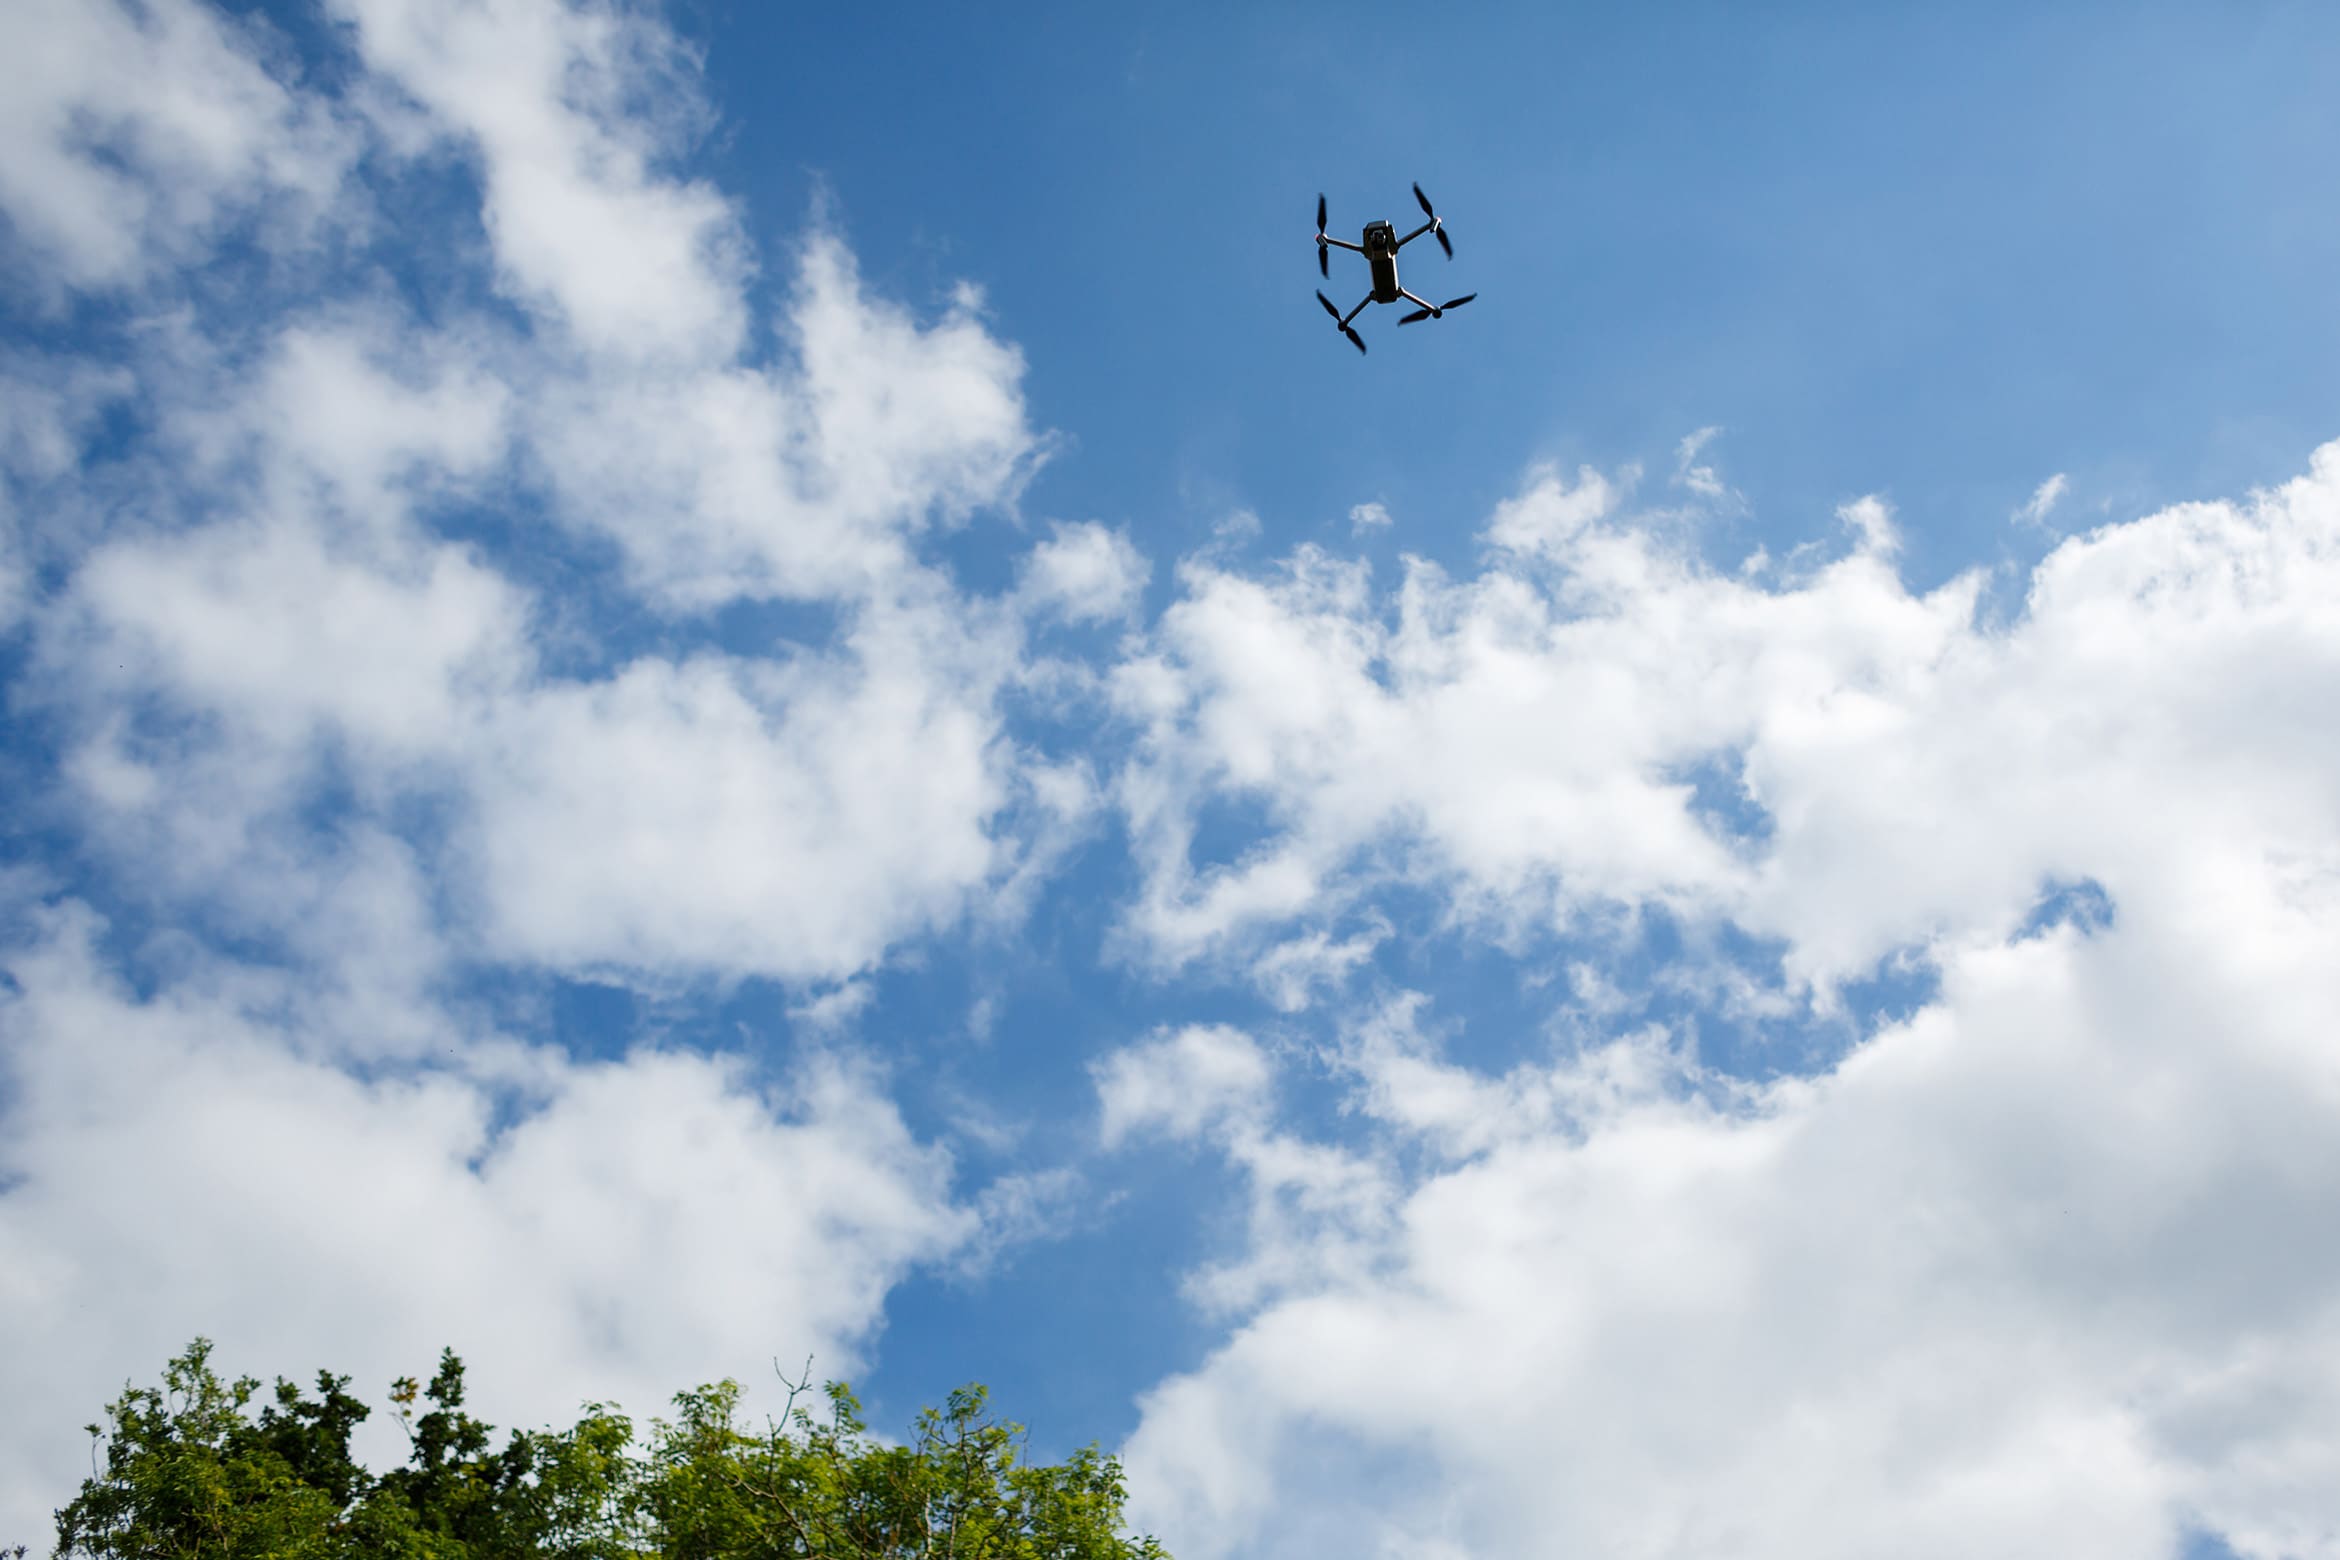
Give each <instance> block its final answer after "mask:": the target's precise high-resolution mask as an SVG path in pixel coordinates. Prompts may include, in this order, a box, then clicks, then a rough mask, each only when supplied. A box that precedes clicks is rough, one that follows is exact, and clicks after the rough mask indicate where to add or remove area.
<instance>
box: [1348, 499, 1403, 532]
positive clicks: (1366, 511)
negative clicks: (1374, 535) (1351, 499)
mask: <svg viewBox="0 0 2340 1560" xmlns="http://www.w3.org/2000/svg"><path fill="white" fill-rule="evenodd" d="M1392 523H1393V522H1392V520H1391V518H1390V513H1389V508H1388V506H1387V505H1385V504H1382V503H1380V502H1379V501H1377V500H1376V501H1368V502H1366V503H1362V504H1357V505H1354V506H1352V507H1351V508H1350V510H1349V530H1350V531H1351V532H1352V533H1354V534H1355V535H1358V536H1363V535H1364V534H1365V533H1366V532H1368V531H1386V530H1388V529H1389V528H1390V526H1391V524H1392Z"/></svg>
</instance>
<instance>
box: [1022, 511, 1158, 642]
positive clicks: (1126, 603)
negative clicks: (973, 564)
mask: <svg viewBox="0 0 2340 1560" xmlns="http://www.w3.org/2000/svg"><path fill="white" fill-rule="evenodd" d="M1152 573H1153V567H1152V565H1150V564H1148V563H1147V562H1146V558H1145V555H1144V554H1143V553H1141V552H1139V551H1138V550H1137V547H1136V545H1135V544H1134V543H1132V542H1131V541H1130V539H1129V537H1128V536H1127V535H1125V534H1123V533H1122V532H1120V531H1114V530H1108V529H1107V528H1106V527H1104V526H1102V525H1099V524H1097V523H1096V522H1095V521H1093V520H1091V521H1084V522H1082V523H1081V524H1078V525H1061V524H1060V525H1056V526H1053V527H1051V528H1050V535H1049V538H1048V540H1047V541H1045V542H1042V543H1041V544H1040V545H1039V546H1037V547H1035V548H1033V549H1032V550H1031V552H1029V553H1028V554H1026V555H1025V558H1024V563H1023V581H1022V584H1021V586H1020V587H1019V589H1020V591H1021V594H1022V596H1023V598H1024V599H1025V601H1026V602H1028V603H1029V604H1030V606H1031V607H1032V608H1033V609H1035V610H1040V611H1053V612H1056V613H1059V614H1061V615H1062V616H1064V617H1066V618H1069V619H1071V620H1072V621H1074V622H1076V623H1094V622H1099V621H1103V620H1107V619H1112V618H1122V617H1127V616H1129V614H1130V613H1131V612H1132V611H1134V610H1135V609H1136V607H1137V604H1138V595H1139V593H1140V592H1141V591H1143V590H1144V589H1145V585H1146V580H1147V578H1148V577H1149V576H1150V575H1151V574H1152Z"/></svg>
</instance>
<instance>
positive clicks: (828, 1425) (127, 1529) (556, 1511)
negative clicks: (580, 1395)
mask: <svg viewBox="0 0 2340 1560" xmlns="http://www.w3.org/2000/svg"><path fill="white" fill-rule="evenodd" d="M210 1357H211V1345H210V1343H209V1342H208V1341H207V1340H205V1339H201V1338H198V1339H196V1340H195V1342H194V1343H193V1344H191V1345H189V1347H188V1349H187V1351H186V1353H184V1354H182V1355H181V1356H179V1357H178V1358H177V1359H174V1360H172V1361H171V1362H170V1363H169V1364H168V1365H167V1366H166V1367H165V1369H164V1385H163V1387H162V1389H161V1390H156V1389H153V1388H135V1387H130V1388H125V1389H124V1391H123V1394H122V1396H121V1397H120V1398H119V1399H117V1400H116V1401H115V1402H114V1403H113V1405H112V1406H111V1407H110V1408H109V1409H108V1415H109V1421H110V1429H101V1428H100V1427H99V1426H96V1425H91V1426H90V1427H89V1430H90V1433H91V1434H92V1435H93V1436H97V1437H100V1438H101V1439H103V1440H104V1442H105V1468H104V1471H103V1472H102V1473H98V1474H93V1475H92V1476H91V1477H90V1478H89V1479H88V1480H86V1481H85V1482H84V1483H83V1485H82V1488H81V1493H80V1494H79V1495H78V1496H76V1497H75V1498H74V1500H73V1501H72V1502H71V1503H70V1504H68V1505H67V1506H65V1507H64V1508H63V1509H62V1510H60V1511H59V1512H58V1513H57V1538H58V1553H59V1554H60V1555H62V1556H75V1557H84V1556H85V1557H88V1560H131V1557H136V1560H177V1557H182V1556H184V1557H189V1560H193V1557H198V1556H200V1557H203V1560H214V1557H216V1560H242V1557H246V1556H251V1557H259V1556H270V1557H278V1556H281V1557H286V1560H312V1557H314V1560H359V1557H366V1560H374V1557H389V1560H642V1557H647V1556H652V1555H657V1556H671V1557H675V1560H911V1557H917V1560H1168V1556H1167V1555H1166V1554H1165V1553H1164V1551H1163V1550H1162V1548H1161V1546H1160V1545H1159V1544H1157V1543H1156V1542H1155V1541H1154V1540H1153V1539H1151V1538H1140V1539H1130V1538H1125V1537H1123V1536H1121V1533H1120V1525H1121V1512H1122V1505H1123V1500H1124V1490H1123V1485H1122V1478H1121V1467H1120V1464H1119V1463H1118V1462H1116V1461H1115V1460H1114V1459H1112V1458H1109V1457H1104V1456H1102V1455H1101V1454H1100V1453H1099V1452H1098V1450H1097V1448H1096V1447H1095V1446H1094V1445H1091V1446H1088V1447H1086V1448H1083V1449H1082V1450H1081V1451H1079V1452H1076V1453H1075V1454H1073V1456H1072V1457H1071V1458H1069V1459H1068V1460H1067V1461H1065V1462H1063V1463H1061V1464H1056V1465H1043V1464H1034V1463H1030V1462H1028V1461H1026V1460H1025V1455H1024V1451H1025V1435H1024V1431H1023V1429H1022V1427H1021V1426H1018V1425H1013V1424H1005V1423H1000V1422H996V1421H994V1420H992V1419H991V1418H990V1417H989V1416H988V1414H987V1404H988V1396H987V1394H986V1393H985V1391H984V1389H983V1388H982V1387H979V1386H970V1387H964V1388H961V1389H960V1390H958V1391H956V1392H953V1393H952V1394H951V1395H950V1397H949V1399H948V1401H947V1403H946V1405H945V1407H943V1408H942V1409H939V1410H937V1409H933V1408H929V1409H926V1410H924V1411H923V1412H922V1413H921V1414H920V1415H919V1419H918V1423H917V1426H916V1429H915V1432H914V1434H913V1436H912V1439H911V1440H910V1442H909V1443H908V1444H906V1445H901V1446H889V1445H885V1444H882V1443H881V1442H879V1441H877V1440H876V1439H874V1438H873V1437H871V1435H870V1434H869V1431H868V1427H867V1425H866V1424H865V1423H864V1422H863V1419H862V1417H861V1405H860V1403H859V1401H858V1400H857V1399H856V1398H855V1397H854V1395H853V1392H852V1390H851V1389H850V1388H849V1387H847V1386H845V1385H844V1384H843V1383H841V1382H831V1383H829V1384H828V1385H827V1387H826V1388H825V1393H826V1396H827V1399H828V1406H829V1411H828V1414H827V1415H826V1417H825V1418H816V1417H815V1416H814V1414H813V1413H812V1412H811V1410H810V1409H809V1408H808V1407H800V1406H798V1402H797V1400H798V1398H799V1397H800V1396H801V1395H802V1394H803V1393H804V1391H805V1388H806V1385H807V1383H809V1381H810V1373H809V1371H808V1373H807V1376H806V1380H805V1381H804V1382H791V1383H788V1388H789V1392H788V1400H787V1403H786V1405H785V1406H784V1407H783V1409H782V1411H781V1414H780V1416H779V1418H778V1420H777V1421H767V1422H766V1423H765V1425H764V1426H763V1427H762V1429H761V1430H756V1429H751V1428H748V1427H747V1426H745V1425H743V1424H742V1423H741V1422H740V1418H739V1403H740V1398H741V1391H740V1387H739V1384H738V1383H737V1382H736V1381H729V1380H726V1381H722V1382H718V1383H715V1384H714V1385H711V1386H703V1387H697V1388H694V1389H692V1390H690V1391H686V1392H683V1393H680V1394H678V1395H677V1396H676V1398H675V1400H674V1402H675V1408H676V1414H675V1417H674V1418H673V1419H672V1420H671V1421H669V1420H663V1419H661V1420H655V1421H653V1422H652V1427H651V1434H650V1436H649V1440H648V1444H647V1446H646V1447H642V1448H639V1449H637V1446H636V1437H635V1432H634V1426H633V1423H632V1421H631V1420H629V1419H627V1418H626V1417H625V1416H624V1415H623V1414H621V1413H619V1412H617V1410H616V1409H614V1408H612V1407H610V1406H609V1405H606V1404H599V1403H594V1404H587V1405H586V1407H585V1409H584V1412H583V1414H582V1416H581V1417H580V1418H579V1419H578V1421H577V1422H576V1423H575V1424H574V1425H573V1426H571V1427H570V1428H568V1429H566V1430H542V1431H536V1432H532V1433H526V1434H522V1433H517V1432H515V1433H514V1434H512V1435H511V1436H510V1437H509V1438H508V1439H507V1441H506V1442H505V1445H504V1446H503V1448H502V1449H501V1450H496V1449H494V1448H493V1445H492V1440H493V1427H492V1426H489V1425H487V1424H484V1423H482V1422H481V1421H479V1420H477V1419H475V1418H474V1417H472V1416H471V1414H470V1413H468V1412H467V1411H466V1410H465V1408H464V1406H463V1374H464V1372H463V1362H462V1361H461V1360H459V1359H458V1358H456V1356H455V1354H454V1352H453V1351H452V1350H449V1351H446V1352H444V1353H442V1354H441V1355H440V1358H439V1368H438V1371H437V1373H436V1374H434V1375H433V1376H432V1378H431V1381H430V1384H429V1385H428V1386H427V1387H424V1386H420V1385H418V1384H417V1383H416V1381H415V1380H414V1379H413V1378H412V1377H402V1378H400V1379H399V1380H398V1381H396V1382H394V1383H393V1384H392V1386H391V1391H390V1400H391V1402H392V1404H393V1405H394V1406H395V1408H396V1409H397V1412H398V1417H399V1423H400V1424H401V1425H402V1426H403V1427H404V1428H405V1429H406V1432H407V1440H408V1444H409V1448H410V1452H409V1456H408V1459H407V1462H406V1464H405V1465H404V1466H403V1467H399V1468H394V1469H391V1470H390V1471H388V1472H386V1473H384V1474H382V1475H380V1476H379V1477H376V1476H374V1475H371V1474H369V1473H368V1472H367V1470H366V1469H365V1468H364V1467H363V1466H361V1465H360V1464H358V1463H357V1462H356V1461H355V1460H354V1459H353V1458H352V1457H351V1455H350V1451H349V1440H350V1434H351V1432H352V1431H353V1430H354V1429H355V1427H356V1426H357V1425H358V1424H360V1423H362V1422H363V1421H364V1420H365V1419H366V1418H367V1415H368V1409H367V1408H366V1405H365V1404H364V1403H362V1402H360V1401H359V1400H358V1399H357V1398H355V1397H353V1396H351V1395H350V1394H349V1392H348V1391H347V1390H346V1389H347V1387H348V1384H349V1378H348V1377H346V1376H335V1375H333V1374H331V1373H330V1372H324V1371H320V1372H319V1373H318V1375H317V1396H316V1397H315V1398H313V1399H312V1398H309V1397H305V1396H303V1395H302V1393H301V1392H300V1390H299V1389H298V1388H296V1387H294V1386H292V1385H291V1384H290V1383H288V1382H285V1381H283V1380H281V1379H279V1380H278V1382H277V1383H276V1394H275V1401H274V1402H273V1403H272V1404H269V1405H266V1406H264V1407H263V1408H262V1409H261V1411H260V1413H259V1414H258V1416H257V1418H254V1417H252V1416H250V1415H249V1414H248V1413H247V1412H246V1410H247V1408H248V1406H249V1405H250V1404H251V1402H252V1400H253V1397H254V1394H255V1393H256V1392H257V1390H258V1387H259V1383H258V1382H257V1381H255V1380H252V1379H251V1378H248V1377H247V1378H242V1379H239V1380H237V1381H235V1382H232V1383H230V1382H222V1381H221V1380H220V1379H219V1377H218V1376H217V1375H216V1374H215V1373H214V1372H213V1371H212V1369H211V1365H210ZM419 1403H428V1404H429V1405H430V1406H429V1408H428V1410H427V1411H426V1412H423V1413H422V1414H421V1415H420V1417H419V1418H418V1417H417V1416H416V1412H415V1410H416V1408H417V1406H418V1404H419ZM0 1560H6V1556H5V1555H4V1554H0Z"/></svg>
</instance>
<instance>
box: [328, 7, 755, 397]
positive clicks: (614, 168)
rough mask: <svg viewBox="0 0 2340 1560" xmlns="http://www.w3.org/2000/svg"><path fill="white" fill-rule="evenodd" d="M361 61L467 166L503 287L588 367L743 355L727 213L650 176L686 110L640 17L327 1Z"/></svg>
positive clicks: (683, 72) (670, 55)
mask: <svg viewBox="0 0 2340 1560" xmlns="http://www.w3.org/2000/svg"><path fill="white" fill-rule="evenodd" d="M332 9H333V11H334V12H335V13H336V15H337V16H338V17H340V18H341V19H342V20H345V21H347V22H349V23H350V24H352V26H353V27H354V28H355V34H356V41H357V45H358V48H359V51H360V52H361V54H362V55H363V56H364V58H365V60H366V62H367V64H368V65H369V66H370V67H372V69H373V70H374V71H376V72H378V73H379V77H380V78H381V79H383V80H386V81H389V82H394V83H396V84H397V86H398V87H400V88H402V89H403V90H404V91H405V92H406V93H407V94H409V95H410V96H411V97H412V98H413V99H414V100H415V101H416V102H417V103H418V104H419V105H420V106H421V107H422V108H423V109H425V110H426V111H427V112H428V114H429V115H430V116H431V120H432V122H433V124H434V126H435V128H437V129H438V130H439V132H440V133H441V134H444V135H446V136H449V137H451V138H453V139H455V140H456V141H457V142H459V143H460V144H463V145H465V146H466V147H468V148H469V149H471V150H472V151H473V152H475V153H476V156H477V159H478V162H479V166H480V172H481V175H482V181H483V183H484V185H485V206H484V210H483V212H482V218H483V220H484V222H485V225H486V228H487V232H488V236H489V239H490V241H491V242H492V243H493V245H494V250H495V256H496V261H497V265H498V269H499V273H500V277H501V279H502V281H503V282H504V284H505V286H506V288H507V290H508V291H509V292H510V293H511V294H512V295H513V296H514V297H515V298H516V299H518V300H520V301H521V302H523V303H526V304H528V305H529V306H530V307H531V308H534V309H536V310H538V311H540V317H542V318H544V319H546V320H548V321H551V322H557V323H558V324H560V325H561V326H563V327H565V328H566V329H567V330H569V331H571V332H573V333H574V334H575V336H576V339H577V340H578V341H579V342H580V343H581V344H582V345H583V346H584V347H586V348H587V349H588V350H590V351H598V352H611V353H617V354H622V355H624V356H627V357H634V358H646V359H652V360H661V359H679V360H685V361H692V360H696V361H705V360H721V359H726V358H729V357H731V356H732V355H733V354H734V353H736V351H737V350H738V348H739V345H740V343H741V340H742V338H743V334H744V332H745V329H746V314H745V310H744V309H743V307H742V305H741V300H740V296H739V289H740V283H741V281H742V280H743V279H744V277H745V275H746V272H747V269H748V261H747V256H746V251H745V246H744V244H743V243H742V241H741V239H740V236H739V233H738V224H737V221H736V218H735V216H734V214H733V211H732V209H731V206H730V203H729V202H727V201H726V200H725V199H724V198H723V196H722V195H721V194H720V193H718V192H717V191H716V190H715V189H713V188H712V187H711V186H709V185H706V184H704V183H700V182H697V181H690V180H684V179H680V178H676V177H673V176H671V175H668V174H666V173H664V172H663V171H662V170H661V167H660V164H661V162H662V161H663V160H664V159H666V158H669V157H671V156H672V155H673V154H674V153H675V152H677V151H679V150H681V149H682V148H681V146H680V145H679V144H678V143H679V141H680V140H681V136H680V134H678V131H679V129H680V128H681V127H680V126H678V125H677V124H676V123H674V122H673V118H672V115H673V113H674V110H673V109H672V108H670V110H669V113H670V118H669V120H668V121H667V122H663V123H662V122H659V121H657V120H653V119H651V118H649V117H647V116H646V115H645V114H644V113H643V112H642V108H643V106H644V105H647V104H652V103H663V104H667V105H683V107H682V108H681V113H682V115H683V117H685V118H690V117H693V115H692V111H691V109H690V108H689V107H687V105H693V104H695V103H696V102H697V101H698V99H697V96H696V92H695V83H693V82H692V81H691V80H690V71H689V67H688V64H687V62H686V60H685V59H684V57H683V55H682V53H681V51H680V48H679V45H678V44H677V43H676V42H675V40H674V39H673V38H671V37H670V36H669V35H668V34H667V33H666V32H665V31H664V30H663V29H662V28H660V27H658V26H656V25H655V24H654V23H652V22H651V21H650V20H649V19H648V18H646V17H642V16H625V15H622V14H620V13H616V12H612V11H607V10H602V9H599V8H584V7H578V8H571V7H568V6H562V5H550V4H496V5H484V4H476V3H469V0H334V3H333V6H332Z"/></svg>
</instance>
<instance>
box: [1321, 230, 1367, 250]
mask: <svg viewBox="0 0 2340 1560" xmlns="http://www.w3.org/2000/svg"><path fill="white" fill-rule="evenodd" d="M1316 241H1317V242H1318V243H1320V244H1325V245H1328V246H1330V247H1331V248H1334V249H1347V250H1350V251H1353V252H1354V253H1357V254H1360V255H1361V254H1363V253H1364V252H1365V246H1364V245H1363V244H1352V243H1350V242H1349V241H1348V240H1347V239H1345V238H1327V237H1326V236H1325V235H1324V234H1322V233H1319V234H1317V235H1316Z"/></svg>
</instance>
